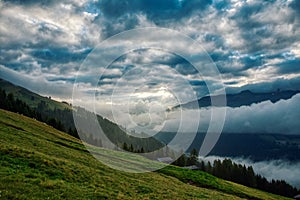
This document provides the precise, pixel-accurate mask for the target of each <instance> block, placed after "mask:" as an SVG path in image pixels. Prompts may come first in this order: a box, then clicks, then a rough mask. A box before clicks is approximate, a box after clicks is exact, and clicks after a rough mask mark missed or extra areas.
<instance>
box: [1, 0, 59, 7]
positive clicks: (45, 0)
mask: <svg viewBox="0 0 300 200" xmlns="http://www.w3.org/2000/svg"><path fill="white" fill-rule="evenodd" d="M3 1H4V2H6V3H11V4H17V5H22V6H32V5H40V6H49V5H51V4H53V3H55V2H56V1H55V0H39V1H36V0H3Z"/></svg>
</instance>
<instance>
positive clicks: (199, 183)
mask: <svg viewBox="0 0 300 200" xmlns="http://www.w3.org/2000/svg"><path fill="white" fill-rule="evenodd" d="M94 151H97V153H98V154H99V155H100V156H103V157H105V156H107V155H110V156H114V155H118V158H119V159H122V158H124V159H125V158H126V157H128V156H134V158H135V162H137V163H138V162H149V165H161V164H160V163H158V162H154V161H149V160H145V158H143V157H140V156H138V155H130V154H128V153H120V152H117V151H111V150H105V149H102V148H97V147H94ZM0 154H1V157H0V199H287V198H284V197H280V196H277V195H273V194H269V193H266V192H262V191H259V190H256V189H252V188H248V187H245V186H242V185H239V184H235V183H232V182H228V181H224V180H222V179H218V178H216V177H214V176H211V175H209V174H207V173H204V172H201V171H191V170H187V169H182V168H179V167H175V166H167V167H165V168H163V169H161V170H158V171H156V172H148V173H126V172H123V171H118V170H115V169H112V168H109V167H107V166H106V165H104V164H102V163H101V162H99V161H98V160H96V159H95V158H94V157H93V156H92V155H91V154H90V153H89V152H88V151H87V150H86V148H85V146H84V145H83V144H82V143H81V141H80V140H78V139H76V138H73V137H72V136H69V135H67V134H65V133H63V132H60V131H57V130H56V129H54V128H52V127H50V126H48V125H46V124H44V123H41V122H38V121H36V120H34V119H31V118H28V117H24V116H22V115H19V114H15V113H12V112H8V111H4V110H0ZM114 162H118V160H114ZM126 167H127V168H130V167H131V166H130V164H128V165H124V168H126Z"/></svg>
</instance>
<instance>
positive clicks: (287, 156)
mask: <svg viewBox="0 0 300 200" xmlns="http://www.w3.org/2000/svg"><path fill="white" fill-rule="evenodd" d="M176 134H177V133H176V132H175V133H173V132H160V133H158V134H157V135H156V136H155V138H156V139H157V140H160V141H162V142H164V143H169V142H170V141H171V140H172V139H173V137H174V136H175V135H176ZM205 135H206V133H201V132H198V133H197V134H196V136H195V139H194V141H193V143H192V144H191V146H190V147H189V149H187V152H190V151H191V150H192V149H193V148H195V149H197V150H198V149H200V147H201V145H202V142H203V140H204V137H205ZM245 141H246V142H245ZM209 155H215V156H221V157H245V158H251V159H252V160H254V161H265V160H276V159H284V160H289V161H300V135H284V134H266V133H255V134H251V133H223V134H221V136H220V138H219V140H218V142H217V144H216V145H215V146H214V148H213V149H212V151H211V152H210V153H209Z"/></svg>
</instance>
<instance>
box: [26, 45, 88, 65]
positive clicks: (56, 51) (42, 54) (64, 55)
mask: <svg viewBox="0 0 300 200" xmlns="http://www.w3.org/2000/svg"><path fill="white" fill-rule="evenodd" d="M90 52H91V49H86V50H84V51H81V52H71V51H70V50H69V49H67V48H47V49H42V50H39V49H37V50H33V51H32V52H31V55H32V56H33V57H35V58H36V59H37V60H40V61H48V62H51V63H52V62H56V63H68V62H71V61H73V62H74V61H82V60H83V59H85V58H86V56H87V55H88V54H89V53H90ZM51 63H50V64H51Z"/></svg>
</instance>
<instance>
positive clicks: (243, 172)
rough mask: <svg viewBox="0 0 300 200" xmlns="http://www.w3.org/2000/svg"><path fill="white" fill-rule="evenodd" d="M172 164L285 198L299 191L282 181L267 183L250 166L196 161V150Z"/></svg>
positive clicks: (229, 162) (220, 161) (227, 162)
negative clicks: (195, 169) (192, 167)
mask: <svg viewBox="0 0 300 200" xmlns="http://www.w3.org/2000/svg"><path fill="white" fill-rule="evenodd" d="M173 164H174V165H177V166H181V167H184V166H191V165H196V166H197V167H198V170H202V171H204V172H207V173H209V174H212V175H214V176H216V177H219V178H222V179H224V180H228V181H232V182H235V183H239V184H242V185H245V186H249V187H252V188H257V189H260V190H263V191H266V192H270V193H273V194H278V195H282V196H286V197H294V196H295V195H297V194H299V193H300V190H298V189H297V188H295V187H293V186H291V185H290V184H288V183H287V182H286V181H284V180H271V181H268V180H267V179H266V178H265V177H263V176H261V175H259V174H255V172H254V170H253V168H252V166H248V167H247V166H245V165H241V164H237V163H234V162H233V161H232V160H230V159H228V158H226V159H224V160H219V159H217V160H214V161H213V163H211V162H210V161H204V160H200V159H198V152H197V150H196V149H192V151H191V152H190V154H189V155H188V156H187V155H185V154H183V155H182V156H181V157H179V158H178V159H177V160H176V161H175V162H174V163H173Z"/></svg>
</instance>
